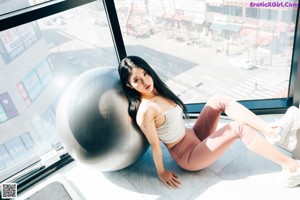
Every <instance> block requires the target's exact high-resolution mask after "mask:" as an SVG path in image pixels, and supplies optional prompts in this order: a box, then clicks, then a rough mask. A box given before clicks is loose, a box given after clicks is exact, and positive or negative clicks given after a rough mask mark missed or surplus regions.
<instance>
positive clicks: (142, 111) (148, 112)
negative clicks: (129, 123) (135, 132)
mask: <svg viewBox="0 0 300 200" xmlns="http://www.w3.org/2000/svg"><path fill="white" fill-rule="evenodd" d="M155 113H156V107H155V105H153V103H151V102H142V103H141V104H140V106H139V109H138V112H137V115H136V121H137V123H138V124H139V125H143V124H144V123H145V122H149V121H151V120H153V119H154V116H155Z"/></svg>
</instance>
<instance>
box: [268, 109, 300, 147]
mask: <svg viewBox="0 0 300 200" xmlns="http://www.w3.org/2000/svg"><path fill="white" fill-rule="evenodd" d="M272 126H278V128H279V135H280V138H279V139H278V140H277V141H273V142H274V143H275V144H276V145H279V146H280V147H282V148H284V149H286V150H288V151H290V152H292V151H293V150H294V149H298V148H296V146H297V135H296V133H297V132H299V131H298V130H299V129H300V110H299V109H298V108H297V107H295V106H291V107H290V108H289V109H288V110H287V112H286V113H285V114H284V116H283V117H282V118H281V119H280V120H278V121H277V122H274V123H272ZM299 133H300V132H299ZM298 145H300V142H299V144H298Z"/></svg>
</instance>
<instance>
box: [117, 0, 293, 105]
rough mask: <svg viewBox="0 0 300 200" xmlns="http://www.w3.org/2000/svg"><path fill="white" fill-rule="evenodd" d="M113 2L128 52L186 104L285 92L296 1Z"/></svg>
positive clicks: (271, 96)
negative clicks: (281, 3)
mask: <svg viewBox="0 0 300 200" xmlns="http://www.w3.org/2000/svg"><path fill="white" fill-rule="evenodd" d="M250 2H251V1H249V0H238V1H229V0H228V1H227V0H224V1H220V0H206V1H198V0H164V1H161V0H151V1H150V0H115V4H116V8H117V13H118V18H119V21H120V25H121V29H122V32H123V36H124V41H125V46H126V50H127V53H128V55H138V56H141V57H143V58H144V59H145V60H146V61H148V62H149V63H150V64H151V65H152V67H153V68H154V69H156V71H157V72H159V74H160V75H161V77H162V78H163V79H164V80H165V81H166V83H167V84H168V85H169V86H170V87H171V89H172V90H173V91H174V92H175V93H176V94H177V95H178V96H180V98H181V99H182V100H183V101H184V102H185V103H200V102H205V101H206V100H207V99H208V98H209V97H210V96H212V95H214V94H227V95H229V96H231V97H233V98H235V99H236V100H252V99H269V98H281V97H287V95H288V94H287V92H288V86H289V78H290V77H289V76H290V70H291V57H292V47H293V43H294V41H293V37H294V34H295V21H296V15H297V4H293V3H289V2H287V3H286V4H285V6H286V7H277V6H276V5H274V6H275V7H263V8H262V7H259V5H254V6H253V5H252V6H250Z"/></svg>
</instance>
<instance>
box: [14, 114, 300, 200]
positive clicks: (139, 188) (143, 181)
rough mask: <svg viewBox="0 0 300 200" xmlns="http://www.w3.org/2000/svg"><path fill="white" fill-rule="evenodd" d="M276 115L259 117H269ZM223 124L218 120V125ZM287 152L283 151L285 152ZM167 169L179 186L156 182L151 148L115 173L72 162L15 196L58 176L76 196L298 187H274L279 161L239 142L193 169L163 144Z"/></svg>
mask: <svg viewBox="0 0 300 200" xmlns="http://www.w3.org/2000/svg"><path fill="white" fill-rule="evenodd" d="M277 117H278V116H276V115H275V116H274V115H273V116H262V118H264V119H265V120H266V121H271V120H273V119H274V118H277ZM226 123H228V120H227V119H223V120H221V122H220V127H221V126H222V125H224V124H226ZM284 153H286V154H288V155H289V153H288V152H284ZM163 154H164V164H165V167H166V169H168V170H171V171H173V172H175V173H176V174H177V175H178V176H179V178H180V180H181V182H182V186H181V188H180V189H177V190H174V189H168V188H166V187H164V185H163V184H162V183H161V182H160V181H159V179H158V177H157V174H156V171H155V167H154V163H153V160H152V157H151V151H150V150H149V151H147V152H146V154H145V155H144V156H143V157H142V158H141V159H140V160H138V161H137V162H136V163H135V164H134V165H132V166H130V167H128V168H126V169H123V170H120V171H116V172H105V173H102V172H100V171H96V170H93V169H90V168H88V167H86V166H81V165H79V164H78V163H76V162H72V163H71V164H69V165H67V166H65V167H64V168H62V169H61V170H59V171H58V172H56V173H55V174H53V175H51V176H50V177H48V178H46V179H45V180H43V181H42V182H40V183H38V184H36V185H34V186H32V188H30V189H28V190H27V191H25V192H23V193H22V194H20V195H19V198H20V199H24V198H25V197H27V196H28V195H30V194H32V193H33V192H34V191H36V190H37V189H39V188H41V187H42V186H43V185H45V184H48V183H50V182H53V181H54V180H56V179H57V177H60V178H61V177H63V178H64V179H65V180H66V182H67V183H68V184H69V185H70V186H71V188H73V189H74V190H75V191H76V192H77V194H78V195H79V196H80V199H88V200H96V199H97V200H98V199H109V200H110V199H131V200H134V199H136V200H140V199H141V200H154V199H172V200H177V199H178V200H183V199H201V200H203V199H204V200H205V199H209V200H214V199H230V200H235V199H237V200H260V199H263V200H268V199H270V200H271V199H272V200H286V199H289V200H298V199H299V198H300V187H296V188H289V189H286V188H281V187H279V186H278V185H277V183H276V181H277V175H278V174H279V172H280V171H281V167H279V166H278V165H276V164H274V163H272V162H270V161H268V160H266V159H263V158H261V157H259V156H258V155H256V154H254V153H252V152H250V151H248V150H247V149H246V148H245V147H244V146H243V144H242V143H241V142H240V141H237V142H236V143H234V144H233V145H232V146H231V147H230V148H229V149H228V151H227V152H226V153H225V154H224V155H223V156H222V157H221V158H220V159H219V160H218V161H217V162H215V163H214V164H213V165H212V166H210V167H209V168H207V169H204V170H201V171H197V172H187V171H184V170H182V169H181V168H179V167H178V166H177V165H176V163H175V162H174V161H173V159H172V158H171V156H170V155H169V153H168V151H167V150H166V149H165V148H163Z"/></svg>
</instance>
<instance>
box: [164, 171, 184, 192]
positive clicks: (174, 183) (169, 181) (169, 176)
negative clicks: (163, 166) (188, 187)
mask: <svg viewBox="0 0 300 200" xmlns="http://www.w3.org/2000/svg"><path fill="white" fill-rule="evenodd" d="M159 178H160V180H161V181H162V182H163V183H164V185H165V186H166V187H167V188H170V187H172V188H174V189H177V188H179V186H180V185H181V183H180V181H179V178H178V177H177V175H176V174H174V173H173V172H170V171H164V172H162V173H160V174H159Z"/></svg>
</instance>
